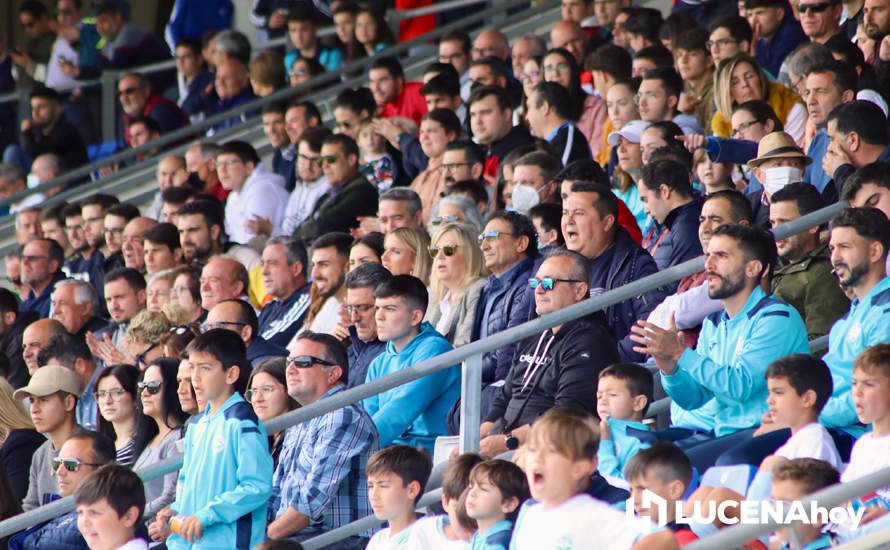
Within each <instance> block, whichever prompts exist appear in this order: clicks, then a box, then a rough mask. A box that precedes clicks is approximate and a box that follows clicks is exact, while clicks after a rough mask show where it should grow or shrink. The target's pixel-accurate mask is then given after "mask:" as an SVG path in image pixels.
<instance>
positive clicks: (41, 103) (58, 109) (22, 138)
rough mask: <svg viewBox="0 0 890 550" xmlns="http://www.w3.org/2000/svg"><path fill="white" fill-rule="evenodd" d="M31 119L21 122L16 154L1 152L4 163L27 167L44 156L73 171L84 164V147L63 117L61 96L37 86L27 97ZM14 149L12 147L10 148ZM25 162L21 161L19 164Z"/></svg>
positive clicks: (85, 150) (85, 159) (8, 151)
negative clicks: (16, 160)
mask: <svg viewBox="0 0 890 550" xmlns="http://www.w3.org/2000/svg"><path fill="white" fill-rule="evenodd" d="M28 101H29V105H30V107H31V118H29V119H25V120H23V121H22V123H21V133H20V134H19V147H20V149H19V151H18V153H16V154H13V152H12V151H11V149H7V151H6V152H4V155H3V160H4V161H5V162H15V161H14V160H13V159H14V158H15V157H18V161H19V163H20V165H21V167H22V168H23V169H25V170H27V169H28V168H30V166H31V162H32V161H33V160H34V159H36V158H37V157H39V156H40V155H44V154H47V153H52V154H54V155H57V156H58V157H59V158H60V159H61V160H62V164H63V166H65V167H67V168H74V167H76V166H82V165H84V164H86V163H87V148H86V145H85V144H84V142H83V139H82V138H81V137H80V134H79V133H78V132H77V130H76V129H75V128H74V127H73V126H72V125H71V124H70V123H69V122H68V121H66V120H65V117H64V116H63V115H62V97H61V96H60V95H59V93H58V92H56V91H55V90H53V89H52V88H45V87H43V86H37V87H35V88H34V89H33V90H31V93H30V94H28ZM13 147H14V146H13ZM23 160H24V161H27V162H21V161H23Z"/></svg>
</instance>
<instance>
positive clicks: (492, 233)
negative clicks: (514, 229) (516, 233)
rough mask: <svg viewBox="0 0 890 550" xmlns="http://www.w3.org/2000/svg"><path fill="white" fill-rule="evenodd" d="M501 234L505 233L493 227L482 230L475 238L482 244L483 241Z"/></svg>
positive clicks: (490, 239) (491, 239)
mask: <svg viewBox="0 0 890 550" xmlns="http://www.w3.org/2000/svg"><path fill="white" fill-rule="evenodd" d="M501 235H506V233H501V232H500V231H495V230H494V229H492V230H490V231H483V232H482V234H481V235H479V236H478V237H477V238H476V240H477V241H479V244H482V243H484V242H485V241H489V242H491V241H493V240H495V239H497V238H498V237H500V236H501Z"/></svg>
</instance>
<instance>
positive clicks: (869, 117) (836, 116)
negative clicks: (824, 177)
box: [822, 99, 890, 193]
mask: <svg viewBox="0 0 890 550" xmlns="http://www.w3.org/2000/svg"><path fill="white" fill-rule="evenodd" d="M886 126H887V117H886V116H884V112H883V111H881V108H880V107H878V106H877V105H875V104H874V103H871V102H870V101H862V100H858V99H857V100H854V101H851V102H849V103H843V104H841V105H838V106H837V107H835V108H834V110H832V111H831V113H829V114H828V124H827V127H826V131H827V132H828V138H829V147H828V150H827V151H826V152H825V156H824V157H823V158H822V168H823V169H824V170H825V173H826V174H829V175H830V176H831V177H832V178H834V185H835V187H837V189H838V192H839V193H840V191H842V190H843V188H844V182H845V181H846V180H847V178H848V177H849V176H850V174H852V173H853V171H854V170H857V169H859V168H862V167H863V166H865V165H866V164H869V163H872V162H887V161H888V160H890V147H888V145H887V135H886V132H884V131H883V130H882V129H883V128H886ZM857 138H858V139H857ZM852 139H857V142H856V143H857V145H856V146H853V145H852V144H851V143H850V141H851V140H852Z"/></svg>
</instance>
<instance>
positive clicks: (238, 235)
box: [226, 164, 287, 244]
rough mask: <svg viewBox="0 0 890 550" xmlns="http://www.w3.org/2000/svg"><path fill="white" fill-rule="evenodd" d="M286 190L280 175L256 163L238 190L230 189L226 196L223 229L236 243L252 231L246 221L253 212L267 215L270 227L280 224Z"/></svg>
mask: <svg viewBox="0 0 890 550" xmlns="http://www.w3.org/2000/svg"><path fill="white" fill-rule="evenodd" d="M285 206H287V191H285V190H284V178H282V177H281V176H279V175H278V174H274V173H272V172H269V171H268V170H266V169H265V168H264V167H263V165H262V164H257V165H256V167H255V168H254V169H253V172H251V173H250V176H248V178H247V181H245V182H244V186H243V187H242V188H241V190H240V191H234V190H233V191H232V192H231V193H229V198H228V199H227V200H226V233H228V235H229V237H231V239H232V240H233V241H235V242H236V243H241V244H245V243H247V242H248V241H250V239H251V238H253V237H254V236H256V233H254V232H252V231H248V230H247V227H246V223H247V221H248V220H250V219H253V218H254V216H262V217H264V218H269V221H271V222H272V227H273V228H277V227H280V226H281V222H282V221H283V220H284V208H285Z"/></svg>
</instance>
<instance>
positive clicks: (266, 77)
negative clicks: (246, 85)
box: [247, 51, 287, 97]
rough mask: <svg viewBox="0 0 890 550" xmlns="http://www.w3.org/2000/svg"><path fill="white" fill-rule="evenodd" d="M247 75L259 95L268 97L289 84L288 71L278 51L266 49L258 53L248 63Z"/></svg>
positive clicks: (252, 87) (251, 85) (254, 90)
mask: <svg viewBox="0 0 890 550" xmlns="http://www.w3.org/2000/svg"><path fill="white" fill-rule="evenodd" d="M247 76H248V79H249V80H250V87H251V89H252V90H253V93H255V94H256V96H257V97H266V96H267V95H269V94H271V93H272V92H275V91H276V90H280V89H282V88H284V87H285V86H287V73H286V71H285V70H284V65H283V59H282V57H281V54H279V53H278V52H272V51H265V52H260V53H258V54H256V56H254V57H253V59H251V60H250V63H248V64H247Z"/></svg>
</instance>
